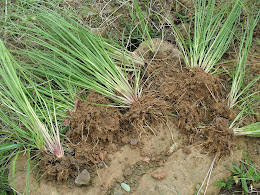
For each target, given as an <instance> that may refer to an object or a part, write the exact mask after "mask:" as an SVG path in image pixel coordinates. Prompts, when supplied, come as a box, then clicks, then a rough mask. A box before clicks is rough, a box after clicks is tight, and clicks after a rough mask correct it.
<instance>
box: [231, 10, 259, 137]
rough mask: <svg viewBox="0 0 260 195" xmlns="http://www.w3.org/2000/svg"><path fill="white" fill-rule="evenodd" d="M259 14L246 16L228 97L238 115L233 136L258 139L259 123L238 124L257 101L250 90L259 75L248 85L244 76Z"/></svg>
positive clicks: (234, 123) (256, 92)
mask: <svg viewBox="0 0 260 195" xmlns="http://www.w3.org/2000/svg"><path fill="white" fill-rule="evenodd" d="M259 16H260V12H258V13H257V15H256V17H255V18H254V16H253V15H252V14H249V15H248V18H247V21H246V22H247V26H246V29H245V30H244V32H243V34H242V38H241V41H240V48H239V54H238V62H237V65H236V71H235V74H234V76H233V78H232V86H231V91H230V94H229V97H228V105H229V107H230V108H233V107H234V106H235V105H238V108H239V109H240V113H239V114H238V115H237V117H236V118H235V119H234V121H233V122H232V123H231V125H230V128H234V134H235V135H247V136H252V137H260V123H259V122H256V123H253V124H249V125H247V126H244V127H240V128H239V127H238V126H239V123H240V122H241V121H243V117H244V115H247V114H250V110H252V109H251V105H252V102H253V101H255V100H256V99H259V95H258V94H259V91H255V92H252V90H251V88H252V87H253V85H254V84H255V83H256V82H257V81H258V80H259V78H260V75H258V76H256V77H255V78H254V79H253V80H252V81H250V82H249V83H248V84H245V82H244V80H245V76H246V61H247V58H248V55H249V51H250V47H251V44H252V39H253V32H254V29H255V27H256V25H257V24H258V22H259Z"/></svg>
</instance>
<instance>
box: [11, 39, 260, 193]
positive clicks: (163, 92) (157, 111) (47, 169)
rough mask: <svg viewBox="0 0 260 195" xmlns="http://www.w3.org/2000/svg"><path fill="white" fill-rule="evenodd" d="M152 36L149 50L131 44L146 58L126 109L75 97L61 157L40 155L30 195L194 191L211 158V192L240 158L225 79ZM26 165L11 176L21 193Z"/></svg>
mask: <svg viewBox="0 0 260 195" xmlns="http://www.w3.org/2000/svg"><path fill="white" fill-rule="evenodd" d="M153 42H154V45H155V48H157V49H156V51H157V52H156V54H155V55H154V54H153V53H152V52H151V51H147V48H146V47H145V45H144V44H141V45H140V46H139V48H138V49H137V50H136V53H138V54H139V55H141V56H142V57H143V58H144V60H145V65H144V67H142V68H143V70H144V72H145V75H144V78H145V79H147V80H146V82H145V85H144V87H143V95H142V98H141V99H140V100H139V101H138V102H136V103H134V104H133V105H132V106H130V107H129V108H117V107H108V106H100V105H99V104H101V105H109V104H111V103H112V102H111V101H110V100H109V99H107V98H105V97H103V96H101V95H100V94H97V93H95V92H89V94H88V96H87V99H86V100H85V101H77V104H76V105H75V108H76V109H75V112H68V113H69V117H70V130H69V132H68V133H67V135H66V136H67V139H66V140H65V142H66V143H64V144H65V145H66V146H67V148H66V152H65V156H64V157H63V158H61V159H58V160H56V159H54V158H53V157H52V156H50V155H47V154H44V155H43V157H42V159H41V162H40V170H41V171H40V175H41V176H42V179H41V180H40V182H39V183H36V179H35V174H34V173H32V174H31V175H32V176H31V184H30V185H31V186H35V188H33V187H31V188H30V189H31V194H50V192H57V193H58V194H79V195H80V194H129V193H130V194H159V193H161V192H162V193H163V194H172V193H180V194H193V193H194V192H195V191H196V189H197V188H198V186H199V185H200V183H201V182H202V181H203V180H204V178H205V176H206V174H207V172H208V170H209V168H210V165H211V163H212V161H213V159H214V158H215V159H217V160H216V161H215V166H214V169H213V172H212V174H211V179H210V182H209V186H208V193H209V194H212V193H213V194H217V191H219V190H220V188H219V187H217V186H214V184H213V182H215V181H217V180H220V179H222V178H225V177H227V176H228V175H229V174H230V173H229V172H228V171H227V170H226V168H225V166H230V165H231V162H232V161H239V160H241V159H242V152H241V151H239V150H238V148H239V147H242V148H243V147H244V146H243V144H242V143H245V140H244V141H241V139H240V138H235V137H234V136H233V133H232V132H231V131H230V130H229V125H230V123H231V122H232V121H233V119H234V117H235V116H236V113H235V112H234V111H232V110H230V109H229V108H228V107H227V102H226V97H227V95H228V91H229V89H228V83H227V82H226V81H225V80H223V79H221V78H220V77H218V76H213V75H211V74H207V73H205V72H204V71H203V70H202V69H200V68H193V69H189V68H186V67H185V65H184V63H183V60H182V58H181V54H180V52H179V51H178V49H176V48H175V47H174V46H173V45H172V44H170V43H168V42H163V41H161V40H159V39H155V40H153ZM224 86H225V87H224ZM256 147H257V142H256ZM259 152H260V151H259ZM20 158H21V162H22V157H20ZM18 162H19V161H18ZM18 164H19V163H18ZM21 164H23V163H21ZM24 169H25V167H24ZM24 169H23V168H21V170H20V172H21V174H20V176H17V177H16V178H15V182H14V183H16V185H15V187H16V189H17V190H18V191H21V192H22V191H23V189H24V187H25V185H26V183H24V182H21V181H22V180H23V177H24V176H25V175H24V174H23V173H22V172H23V171H24ZM75 183H76V184H77V185H75ZM122 183H124V184H127V185H128V186H129V187H130V192H126V191H125V190H124V189H123V188H122V187H121V184H122ZM184 185H185V188H184ZM79 186H80V187H79Z"/></svg>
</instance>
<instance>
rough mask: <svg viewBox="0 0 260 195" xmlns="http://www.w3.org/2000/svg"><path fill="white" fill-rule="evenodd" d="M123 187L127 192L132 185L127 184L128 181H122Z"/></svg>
mask: <svg viewBox="0 0 260 195" xmlns="http://www.w3.org/2000/svg"><path fill="white" fill-rule="evenodd" d="M121 187H122V188H123V189H124V190H125V191H126V192H130V186H129V185H127V184H126V183H121Z"/></svg>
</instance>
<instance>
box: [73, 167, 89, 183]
mask: <svg viewBox="0 0 260 195" xmlns="http://www.w3.org/2000/svg"><path fill="white" fill-rule="evenodd" d="M89 183H90V174H89V172H88V170H87V169H83V171H82V172H81V173H80V174H79V175H78V176H77V177H76V179H75V184H76V185H77V186H82V185H89Z"/></svg>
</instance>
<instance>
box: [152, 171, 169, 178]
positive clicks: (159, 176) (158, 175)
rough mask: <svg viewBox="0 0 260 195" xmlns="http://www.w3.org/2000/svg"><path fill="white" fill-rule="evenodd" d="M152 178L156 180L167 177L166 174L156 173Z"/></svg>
mask: <svg viewBox="0 0 260 195" xmlns="http://www.w3.org/2000/svg"><path fill="white" fill-rule="evenodd" d="M152 176H153V177H154V178H155V179H164V178H165V177H166V173H164V172H163V173H154V174H152Z"/></svg>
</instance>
